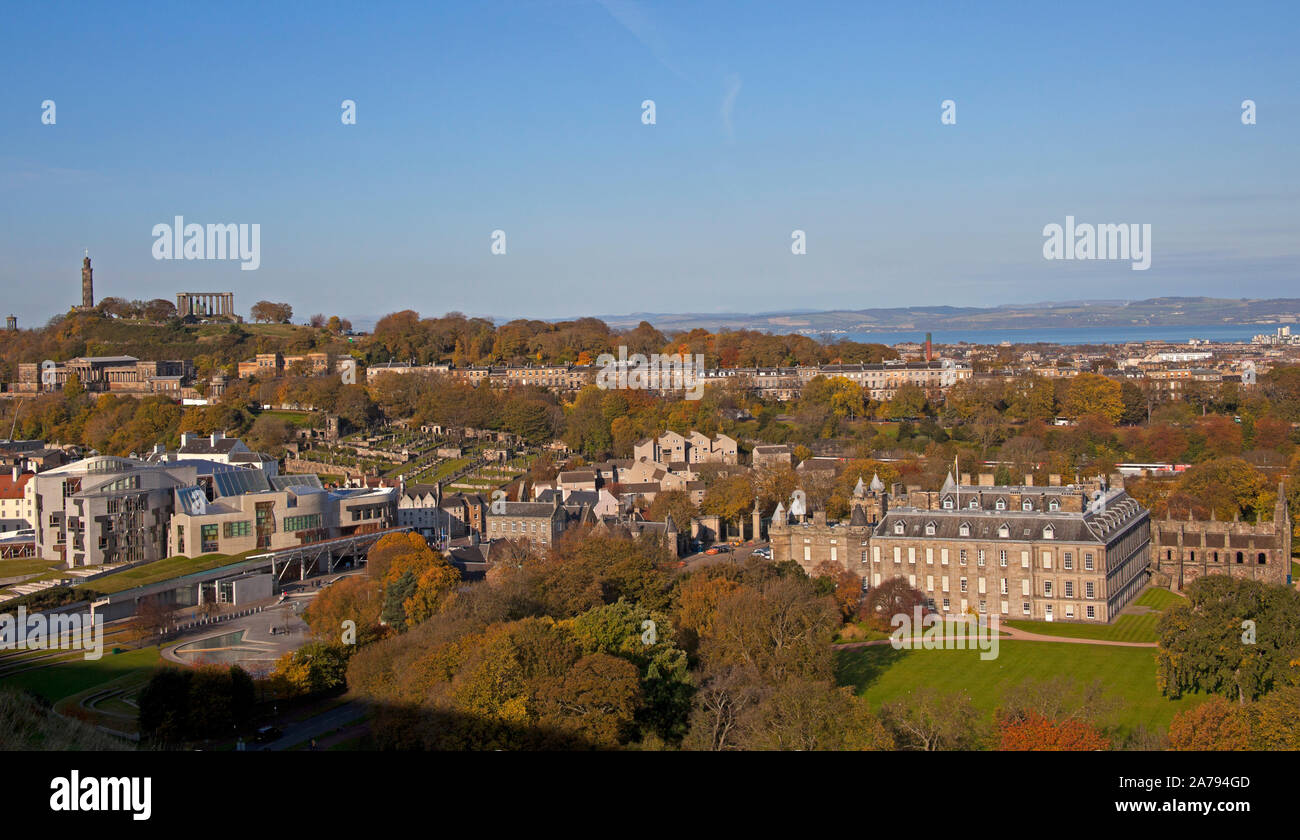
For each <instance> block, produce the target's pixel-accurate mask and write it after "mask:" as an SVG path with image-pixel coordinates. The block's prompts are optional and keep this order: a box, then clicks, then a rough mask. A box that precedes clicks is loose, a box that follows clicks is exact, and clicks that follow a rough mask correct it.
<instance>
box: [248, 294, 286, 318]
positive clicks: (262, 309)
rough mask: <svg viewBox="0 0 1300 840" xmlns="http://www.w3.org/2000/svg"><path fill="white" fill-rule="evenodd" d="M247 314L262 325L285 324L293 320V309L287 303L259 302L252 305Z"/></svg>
mask: <svg viewBox="0 0 1300 840" xmlns="http://www.w3.org/2000/svg"><path fill="white" fill-rule="evenodd" d="M249 314H250V315H252V317H253V320H254V321H256V322H258V323H262V324H287V323H289V320H290V319H291V318H293V307H292V306H290V305H289V304H287V303H273V302H272V301H269V300H259V301H258V302H257V303H255V304H253V307H252V309H251V310H249Z"/></svg>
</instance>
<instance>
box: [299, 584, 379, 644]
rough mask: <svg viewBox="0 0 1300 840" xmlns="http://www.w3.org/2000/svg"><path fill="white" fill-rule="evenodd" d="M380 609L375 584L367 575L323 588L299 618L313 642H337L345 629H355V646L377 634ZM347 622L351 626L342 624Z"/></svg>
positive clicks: (376, 585) (377, 588)
mask: <svg viewBox="0 0 1300 840" xmlns="http://www.w3.org/2000/svg"><path fill="white" fill-rule="evenodd" d="M382 607H383V600H382V598H381V596H380V589H379V585H378V583H377V582H376V581H374V580H372V579H371V578H370V577H369V576H366V575H349V576H347V577H345V578H343V579H342V580H340V581H337V582H335V583H332V584H330V585H329V586H327V587H325V588H324V589H322V590H321V591H320V594H318V595H317V596H316V597H315V598H313V599H312V602H311V604H310V605H308V607H307V609H306V610H304V611H303V614H302V615H303V620H304V621H306V622H307V626H308V627H310V628H311V632H312V636H313V637H314V638H316V639H320V640H322V641H334V640H339V639H341V638H342V636H343V632H344V630H345V629H346V627H347V626H354V627H355V628H356V631H357V643H358V644H364V643H365V641H366V640H368V639H369V638H371V637H373V636H374V635H375V634H376V633H377V631H378V626H379V613H380V610H381V609H382ZM349 621H350V622H353V624H352V625H345V624H344V622H349Z"/></svg>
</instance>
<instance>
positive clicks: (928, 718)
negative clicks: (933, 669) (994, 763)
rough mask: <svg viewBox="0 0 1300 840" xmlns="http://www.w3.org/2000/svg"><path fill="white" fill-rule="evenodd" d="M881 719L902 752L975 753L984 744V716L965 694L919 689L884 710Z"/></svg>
mask: <svg viewBox="0 0 1300 840" xmlns="http://www.w3.org/2000/svg"><path fill="white" fill-rule="evenodd" d="M880 719H881V721H882V722H883V723H884V725H885V729H886V730H888V731H889V733H890V735H891V736H892V737H893V739H894V743H895V745H896V746H897V748H898V749H901V750H920V751H924V752H934V751H938V750H974V749H979V748H980V746H981V745H982V744H983V741H984V737H985V730H986V726H985V724H984V716H983V715H982V714H981V713H980V712H979V710H978V709H976V708H975V704H974V703H972V702H971V699H970V695H968V694H966V693H965V692H954V693H951V694H940V693H939V692H936V691H935V690H934V689H932V688H929V687H923V688H916V689H912V690H911V691H909V692H908V693H907V694H905V695H903V696H902V697H899V698H898V699H896V700H892V701H890V702H888V703H886V704H885V705H884V706H882V707H881V710H880Z"/></svg>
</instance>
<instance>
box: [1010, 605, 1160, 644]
mask: <svg viewBox="0 0 1300 840" xmlns="http://www.w3.org/2000/svg"><path fill="white" fill-rule="evenodd" d="M1159 620H1160V613H1158V612H1152V613H1146V614H1145V615H1121V616H1120V617H1119V618H1117V619H1115V621H1114V622H1113V623H1111V624H1070V623H1068V622H1063V621H1008V622H1007V626H1009V627H1014V628H1015V629H1017V630H1025V631H1027V632H1030V633H1041V634H1042V635H1044V636H1065V637H1067V638H1070V639H1103V640H1105V641H1108V642H1154V641H1156V622H1157V621H1159Z"/></svg>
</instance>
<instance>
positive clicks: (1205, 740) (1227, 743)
mask: <svg viewBox="0 0 1300 840" xmlns="http://www.w3.org/2000/svg"><path fill="white" fill-rule="evenodd" d="M1292 712H1293V713H1294V710H1292ZM1169 746H1170V748H1171V749H1175V750H1192V751H1201V750H1248V749H1250V718H1249V716H1248V715H1247V713H1246V711H1245V710H1244V709H1243V708H1242V707H1241V706H1238V705H1234V704H1232V703H1229V702H1228V701H1227V700H1225V699H1223V698H1222V697H1219V696H1214V697H1211V698H1210V699H1209V700H1207V701H1206V702H1204V703H1199V704H1197V705H1195V706H1192V707H1191V708H1190V709H1183V710H1182V711H1180V712H1178V714H1176V715H1174V719H1173V721H1171V722H1170V724H1169Z"/></svg>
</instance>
